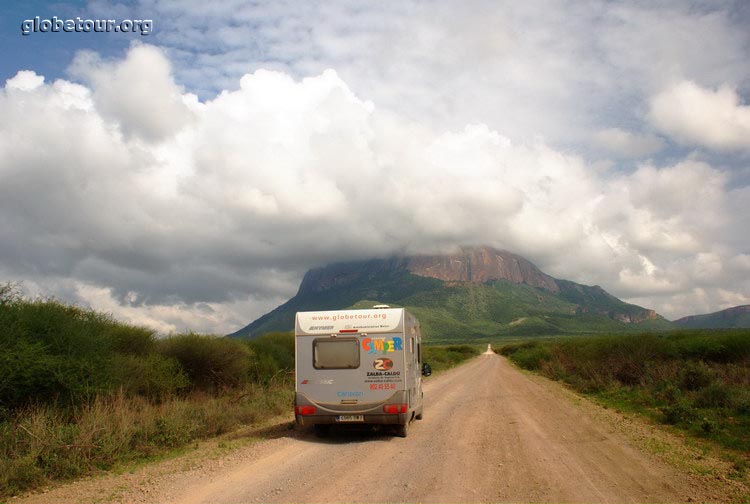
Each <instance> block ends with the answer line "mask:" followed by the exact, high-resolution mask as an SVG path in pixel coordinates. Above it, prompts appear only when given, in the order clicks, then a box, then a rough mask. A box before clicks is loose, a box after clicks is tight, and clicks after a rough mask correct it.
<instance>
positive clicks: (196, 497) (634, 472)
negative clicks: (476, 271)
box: [28, 353, 713, 504]
mask: <svg viewBox="0 0 750 504" xmlns="http://www.w3.org/2000/svg"><path fill="white" fill-rule="evenodd" d="M425 398H426V401H427V402H426V408H425V415H424V420H422V421H417V422H416V423H414V424H412V426H411V429H410V431H409V436H408V437H407V438H405V439H404V438H398V437H393V436H391V435H387V434H373V433H362V432H358V433H357V432H355V433H352V432H349V433H340V434H338V435H333V436H331V437H330V438H326V439H322V440H321V439H318V438H316V437H315V436H313V435H312V434H310V433H296V432H292V431H289V434H288V435H286V436H282V437H279V438H277V439H272V440H269V441H263V442H259V443H256V444H253V445H252V446H249V447H245V448H243V449H242V450H241V451H244V452H243V453H241V454H239V455H236V454H235V455H234V456H233V457H231V460H227V461H226V463H225V461H222V462H221V463H220V464H219V466H218V467H217V466H214V467H212V468H211V469H210V470H206V469H200V468H199V469H197V470H196V469H192V470H186V471H182V472H181V473H180V472H178V473H176V474H170V475H168V476H166V477H160V478H156V480H155V481H154V480H151V481H149V483H148V485H147V486H146V487H144V488H146V490H143V488H141V491H137V490H132V489H128V490H123V491H122V492H119V493H116V496H115V494H111V497H107V493H106V492H104V493H101V492H100V493H99V494H98V498H97V501H98V502H106V501H122V502H153V503H170V504H208V503H211V504H218V503H240V502H418V501H421V502H684V501H688V500H692V499H695V500H698V501H700V500H713V499H712V497H711V496H710V495H709V496H707V495H706V494H705V493H703V492H704V491H703V489H702V488H701V486H700V485H697V484H696V483H695V481H694V480H693V479H691V478H690V477H688V476H686V475H683V474H681V473H678V472H677V471H675V470H674V469H672V468H670V467H668V466H666V465H665V464H663V463H661V462H659V461H658V460H656V459H655V458H653V457H652V456H650V455H647V454H644V453H643V452H641V451H639V450H637V449H635V448H634V447H632V446H631V445H629V444H628V442H627V441H626V440H625V439H624V438H623V437H622V436H621V435H620V434H618V433H617V432H615V429H614V428H611V427H610V426H608V425H607V424H606V423H603V422H602V421H601V418H599V417H597V416H596V415H593V414H591V411H592V406H591V405H590V404H588V403H586V402H585V401H576V400H575V397H574V396H573V395H572V394H571V393H569V392H567V391H565V390H563V389H562V387H560V386H559V385H558V384H555V383H551V382H548V381H546V380H544V379H542V378H539V377H535V376H529V375H527V374H524V373H522V372H520V371H518V370H517V369H515V368H514V367H513V366H511V365H510V364H509V363H508V362H507V361H506V360H505V359H504V358H502V357H500V356H498V355H495V354H494V353H487V354H484V355H481V356H480V357H478V358H476V359H474V360H472V361H471V362H469V363H467V364H464V365H462V366H460V367H458V368H457V369H454V370H452V371H450V372H447V373H444V374H442V375H439V376H436V377H433V378H432V379H430V380H429V381H428V382H427V384H426V386H425ZM120 484H121V486H126V484H123V483H122V482H121V483H120ZM84 493H85V492H84ZM53 494H54V492H53V493H52V494H50V495H48V496H47V499H45V498H44V496H40V497H39V498H38V499H39V500H37V502H52V501H54V502H65V501H66V499H65V498H64V495H65V494H58V495H57V496H54V495H53ZM68 495H70V494H68ZM82 497H83V494H82V493H79V494H78V495H77V499H76V500H77V501H79V502H81V501H84V500H85V499H82ZM28 502H34V499H30V500H28Z"/></svg>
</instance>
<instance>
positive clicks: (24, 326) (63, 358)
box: [0, 285, 294, 502]
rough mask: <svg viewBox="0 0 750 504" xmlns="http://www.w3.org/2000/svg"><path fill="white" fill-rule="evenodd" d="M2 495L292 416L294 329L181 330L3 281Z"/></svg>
mask: <svg viewBox="0 0 750 504" xmlns="http://www.w3.org/2000/svg"><path fill="white" fill-rule="evenodd" d="M0 346H1V347H2V349H3V351H2V352H0V502H2V499H4V498H7V497H10V496H12V495H14V494H17V493H19V492H21V491H24V490H29V489H33V488H36V487H39V486H40V485H43V484H45V483H47V482H50V481H54V480H65V479H71V478H74V477H78V476H82V475H85V474H89V473H92V472H96V471H100V470H106V469H110V468H113V467H116V466H117V465H118V464H125V463H131V462H134V461H139V460H147V459H154V458H158V457H160V456H164V454H167V453H171V452H173V451H175V450H179V449H183V448H184V447H186V446H188V445H189V444H190V443H192V442H194V441H196V440H200V439H205V438H209V437H213V436H217V435H220V434H223V433H226V432H229V431H231V430H233V429H236V428H238V427H240V426H243V425H249V424H255V423H257V422H260V421H262V420H264V419H266V418H269V417H272V416H276V415H278V414H280V413H282V412H285V411H289V410H290V409H291V405H292V398H293V393H292V390H293V386H292V374H291V373H293V362H294V351H293V337H292V335H291V334H288V333H285V334H269V335H267V336H264V337H262V338H259V339H257V340H254V341H252V342H249V341H243V340H234V339H228V338H224V337H220V336H215V335H200V334H192V333H189V334H176V335H172V336H170V337H167V338H157V337H156V335H155V334H154V332H153V331H151V330H149V329H146V328H143V327H137V326H132V325H128V324H123V323H120V322H118V321H116V320H114V319H113V318H112V317H111V316H109V315H106V314H102V313H98V312H95V311H93V310H88V309H84V308H80V307H77V306H70V305H65V304H63V303H60V302H58V301H56V300H54V299H34V300H29V299H25V298H23V297H22V296H21V295H20V294H19V293H18V290H17V289H16V288H14V287H13V286H11V285H0Z"/></svg>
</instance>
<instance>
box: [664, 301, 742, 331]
mask: <svg viewBox="0 0 750 504" xmlns="http://www.w3.org/2000/svg"><path fill="white" fill-rule="evenodd" d="M674 323H675V325H677V326H678V327H682V328H686V329H733V328H750V305H742V306H735V307H734V308H727V309H726V310H721V311H717V312H714V313H707V314H706V315H690V316H688V317H682V318H681V319H679V320H675V321H674Z"/></svg>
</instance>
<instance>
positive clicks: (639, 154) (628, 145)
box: [594, 128, 664, 158]
mask: <svg viewBox="0 0 750 504" xmlns="http://www.w3.org/2000/svg"><path fill="white" fill-rule="evenodd" d="M594 138H595V140H596V142H597V143H598V144H599V145H601V146H602V147H603V148H605V149H606V150H608V151H609V152H611V153H613V154H615V155H617V156H620V157H625V158H643V157H647V156H650V155H652V154H654V153H656V152H658V151H659V150H661V149H662V148H663V147H664V142H663V141H662V140H661V139H660V138H659V137H657V136H654V135H639V134H635V133H631V132H630V131H625V130H622V129H620V128H607V129H603V130H600V131H598V132H597V133H596V136H595V137H594Z"/></svg>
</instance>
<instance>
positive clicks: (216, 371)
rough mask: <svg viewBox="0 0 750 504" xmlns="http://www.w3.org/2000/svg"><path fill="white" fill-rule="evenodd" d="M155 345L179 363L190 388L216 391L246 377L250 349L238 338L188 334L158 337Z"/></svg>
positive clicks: (234, 385) (244, 380)
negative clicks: (164, 337) (159, 338)
mask: <svg viewBox="0 0 750 504" xmlns="http://www.w3.org/2000/svg"><path fill="white" fill-rule="evenodd" d="M158 348H159V351H160V352H161V353H162V355H164V356H166V357H170V358H173V359H175V360H176V361H177V362H179V363H180V366H182V370H183V371H184V372H185V374H186V375H187V377H188V379H189V381H190V386H191V388H193V389H197V390H204V391H217V390H221V389H226V388H230V387H236V386H238V385H240V384H242V383H246V382H247V381H248V380H249V370H250V350H249V349H248V347H247V345H244V344H243V343H242V342H241V341H237V340H233V339H229V338H223V337H216V336H205V335H200V334H192V333H191V334H181V335H176V336H172V337H170V338H167V339H164V340H161V341H159V346H158Z"/></svg>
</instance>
